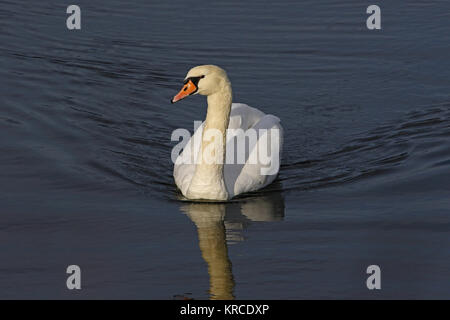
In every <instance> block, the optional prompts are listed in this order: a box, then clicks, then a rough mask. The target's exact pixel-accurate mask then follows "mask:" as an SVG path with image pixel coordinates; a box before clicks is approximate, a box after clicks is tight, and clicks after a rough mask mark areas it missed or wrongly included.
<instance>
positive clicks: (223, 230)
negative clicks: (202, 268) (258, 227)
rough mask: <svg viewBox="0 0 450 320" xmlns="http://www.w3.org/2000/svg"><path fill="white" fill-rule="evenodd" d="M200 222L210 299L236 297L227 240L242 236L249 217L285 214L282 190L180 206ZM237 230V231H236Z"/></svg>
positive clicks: (274, 217) (269, 218)
mask: <svg viewBox="0 0 450 320" xmlns="http://www.w3.org/2000/svg"><path fill="white" fill-rule="evenodd" d="M181 210H182V211H184V212H186V213H187V215H188V216H189V218H190V219H191V220H192V221H193V222H194V223H195V225H196V226H197V232H198V239H199V247H200V250H201V252H202V256H203V259H204V260H205V262H206V263H207V264H208V272H209V276H210V297H211V299H218V300H229V299H234V296H233V289H234V280H233V274H232V271H231V262H230V259H229V258H228V247H227V240H228V242H229V243H233V242H236V241H239V240H242V237H240V236H239V231H238V232H236V229H238V230H242V229H243V228H244V227H245V226H246V225H248V224H249V222H250V221H279V220H282V219H283V216H284V200H283V198H282V196H281V194H280V193H273V194H270V195H266V196H258V197H254V198H249V199H242V200H241V201H240V202H238V201H236V202H230V203H208V202H200V203H199V202H196V203H188V204H186V205H183V206H182V207H181ZM236 233H237V235H236Z"/></svg>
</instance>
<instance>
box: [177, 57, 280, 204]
mask: <svg viewBox="0 0 450 320" xmlns="http://www.w3.org/2000/svg"><path fill="white" fill-rule="evenodd" d="M197 93H198V94H201V95H205V96H207V99H208V110H207V115H206V120H205V121H204V122H203V124H202V125H201V126H200V127H199V128H198V129H197V130H196V132H195V134H194V135H193V136H192V138H191V139H190V140H189V142H188V143H187V144H186V146H185V147H184V149H183V152H182V153H181V154H180V155H179V156H178V158H177V160H176V162H175V166H174V171H173V176H174V178H175V183H176V185H177V186H178V188H179V189H180V190H181V192H182V193H183V195H184V196H185V197H186V198H188V199H205V200H228V199H231V198H233V197H235V196H237V195H239V194H242V193H245V192H250V191H255V190H258V189H261V188H263V187H265V186H267V185H268V184H270V183H271V182H272V181H273V180H275V178H276V176H277V174H278V171H279V168H280V159H281V147H282V143H283V130H282V127H281V125H280V119H278V118H277V117H275V116H273V115H266V114H264V113H263V112H261V111H259V110H258V109H255V108H252V107H250V106H248V105H246V104H241V103H232V90H231V83H230V81H229V80H228V77H227V74H226V72H225V71H224V70H223V69H221V68H219V67H217V66H214V65H203V66H198V67H195V68H192V69H191V70H190V71H189V72H188V74H187V75H186V78H185V82H184V86H183V88H182V89H181V91H180V92H179V93H178V94H177V95H176V96H175V97H174V98H173V99H172V100H171V102H172V103H175V102H177V101H179V100H181V99H183V98H185V97H187V96H189V95H193V94H197ZM226 129H235V131H234V132H231V131H230V130H226ZM236 129H240V130H236ZM271 129H272V130H271ZM217 133H218V134H217ZM225 138H226V140H225V141H226V143H223V142H224V139H225ZM242 146H245V150H243V149H242ZM187 159H188V161H186V160H187ZM239 159H240V160H239ZM230 160H233V161H230Z"/></svg>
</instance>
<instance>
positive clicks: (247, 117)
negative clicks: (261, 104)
mask: <svg viewBox="0 0 450 320" xmlns="http://www.w3.org/2000/svg"><path fill="white" fill-rule="evenodd" d="M264 116H265V114H264V112H262V111H259V110H258V109H256V108H252V107H250V106H248V105H246V104H244V103H233V104H232V105H231V112H230V123H229V124H228V129H243V130H247V129H248V128H251V127H253V126H254V125H255V124H256V123H257V122H258V121H259V120H261V118H262V117H264Z"/></svg>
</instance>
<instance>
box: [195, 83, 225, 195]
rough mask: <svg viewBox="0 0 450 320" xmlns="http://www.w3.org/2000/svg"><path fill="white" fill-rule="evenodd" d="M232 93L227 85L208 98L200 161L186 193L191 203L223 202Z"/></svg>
mask: <svg viewBox="0 0 450 320" xmlns="http://www.w3.org/2000/svg"><path fill="white" fill-rule="evenodd" d="M231 103H232V91H231V85H230V84H229V82H227V83H226V84H224V86H223V87H222V89H221V90H220V91H218V92H216V93H214V94H212V95H209V96H208V111H207V114H206V120H205V126H204V128H203V133H202V141H201V147H200V153H199V155H198V156H199V159H198V161H197V165H196V168H195V173H194V176H193V178H192V181H191V184H190V186H189V190H188V196H189V198H191V199H211V200H226V199H228V195H229V194H228V192H227V189H226V187H225V181H224V177H223V166H224V165H223V164H224V162H225V153H226V130H227V128H228V123H229V121H230V111H231Z"/></svg>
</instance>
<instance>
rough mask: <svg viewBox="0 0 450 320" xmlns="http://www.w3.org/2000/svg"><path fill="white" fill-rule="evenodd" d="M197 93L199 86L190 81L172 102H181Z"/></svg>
mask: <svg viewBox="0 0 450 320" xmlns="http://www.w3.org/2000/svg"><path fill="white" fill-rule="evenodd" d="M196 91H197V86H196V85H195V84H194V83H193V82H192V80H189V81H188V82H186V83H185V84H184V86H183V88H181V90H180V92H178V93H177V95H176V96H175V97H173V98H172V100H170V102H172V103H175V102H177V101H180V100H181V99H184V98H186V97H187V96H190V95H191V94H194V93H195V92H196Z"/></svg>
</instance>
